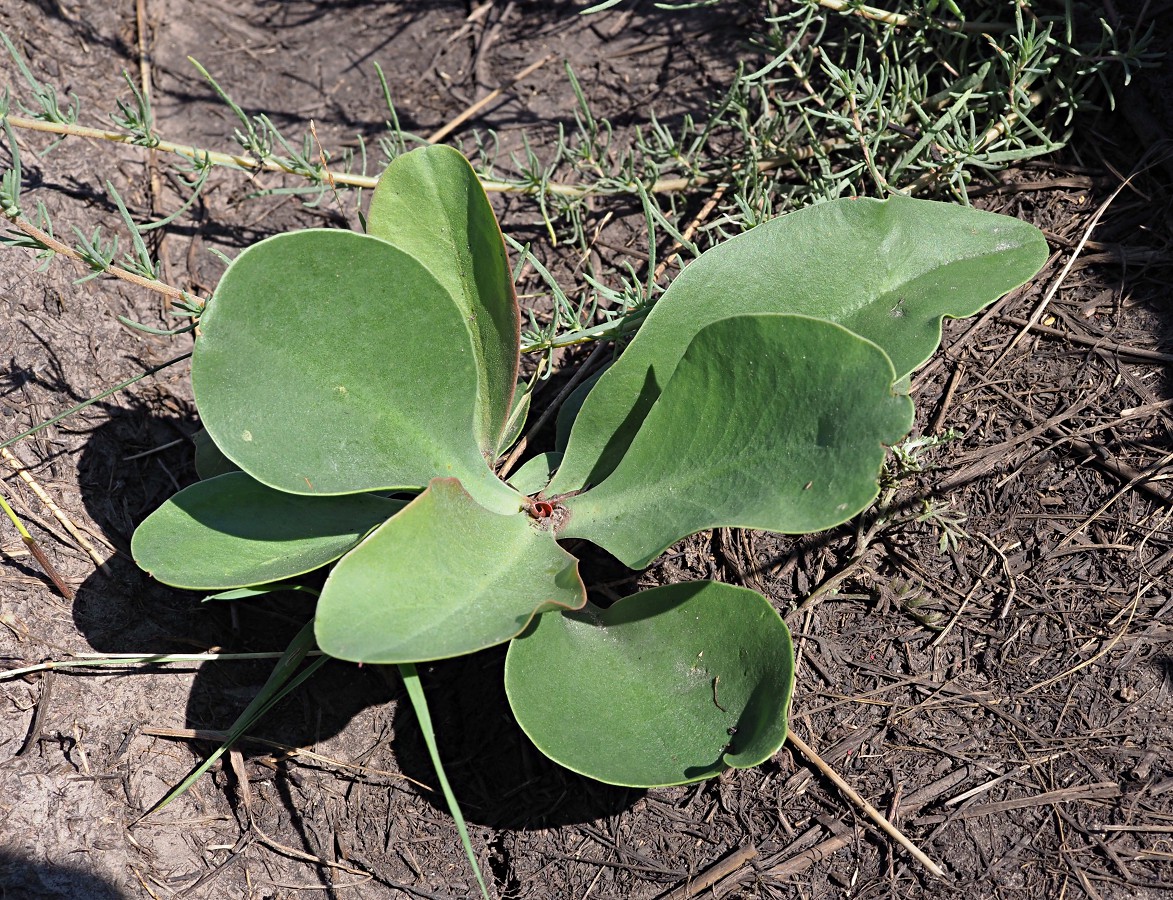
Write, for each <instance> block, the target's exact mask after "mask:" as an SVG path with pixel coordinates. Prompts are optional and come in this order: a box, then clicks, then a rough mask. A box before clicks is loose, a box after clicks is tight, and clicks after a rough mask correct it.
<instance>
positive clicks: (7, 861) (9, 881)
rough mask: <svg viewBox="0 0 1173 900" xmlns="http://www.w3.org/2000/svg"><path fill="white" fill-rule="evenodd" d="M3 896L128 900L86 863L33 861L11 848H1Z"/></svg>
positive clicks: (45, 899) (0, 890)
mask: <svg viewBox="0 0 1173 900" xmlns="http://www.w3.org/2000/svg"><path fill="white" fill-rule="evenodd" d="M0 897H5V898H11V900H19V898H22V897H27V898H36V900H127V895H126V894H124V893H123V892H122V891H120V890H118V888H116V887H114V886H113V885H112V884H110V883H109V882H107V881H106V880H105V879H103V878H100V877H99V876H97V875H95V874H93V872H92V871H87V869H86V867H85V864H84V863H75V864H71V865H60V866H51V865H47V864H44V863H35V862H32V861H31V859H30V858H27V857H25V856H23V855H22V854H20V853H17V852H16V851H14V850H12V849H0Z"/></svg>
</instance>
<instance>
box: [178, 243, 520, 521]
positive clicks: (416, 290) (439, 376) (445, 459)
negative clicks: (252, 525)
mask: <svg viewBox="0 0 1173 900" xmlns="http://www.w3.org/2000/svg"><path fill="white" fill-rule="evenodd" d="M200 332H201V333H200V336H199V337H198V338H197V339H196V344H195V352H194V355H193V358H192V364H191V379H192V387H193V390H194V391H195V397H196V404H197V405H198V407H199V410H200V416H201V418H202V419H203V423H204V427H205V428H206V429H207V430H208V433H209V434H210V435H211V436H212V439H213V440H214V441H215V442H216V445H217V446H218V447H219V448H220V450H222V451H223V453H224V454H225V456H227V457H228V458H229V459H231V460H232V461H233V462H234V463H236V464H237V465H239V466H240V467H241V468H242V469H244V470H245V471H246V472H248V473H249V474H250V475H252V476H253V477H254V478H256V479H257V480H258V481H261V482H263V483H265V484H268V485H270V486H272V487H275V488H277V489H279V490H283V491H289V492H291V493H295V494H318V495H322V494H349V493H360V492H364V491H373V490H381V489H410V490H419V489H422V488H423V487H424V485H426V484H427V483H428V481H430V480H431V479H432V478H434V477H437V476H452V477H457V478H460V480H461V482H462V483H463V484H464V485H465V486H466V487H467V488H468V490H469V491H471V492H472V493H473V494H474V495H476V496H478V497H479V498H481V500H482V502H486V503H489V504H491V505H494V506H495V508H501V509H512V510H515V509H517V508H518V506H517V503H516V501H515V499H514V497H513V492H512V491H510V490H509V488H507V487H505V486H504V485H503V484H502V483H501V482H500V481H499V480H498V479H497V477H496V476H495V475H494V474H493V473H492V471H491V470H490V469H489V466H488V464H487V463H486V462H485V458H484V457H483V456H482V454H481V451H480V448H479V447H478V445H477V441H476V438H475V436H474V432H473V425H474V420H475V417H476V409H475V408H476V385H477V361H476V357H475V355H474V353H473V350H472V343H471V340H470V338H469V334H468V328H467V327H466V323H465V321H464V316H463V315H462V314H461V311H460V309H459V308H458V306H457V305H456V303H455V302H454V301H453V299H452V297H451V295H450V294H449V292H448V290H447V289H446V288H445V287H444V286H443V285H441V284H440V282H439V281H437V280H436V278H435V277H433V276H432V275H431V274H430V273H429V272H428V270H427V269H426V268H424V266H423V265H422V264H421V263H419V262H417V261H416V260H415V259H413V258H412V257H411V256H410V255H408V254H407V253H405V252H404V251H402V250H400V249H398V248H397V247H393V246H391V245H390V244H388V243H387V242H386V241H382V240H379V239H378V238H373V237H368V236H366V235H360V234H354V233H352V232H349V231H332V230H324V229H315V230H310V231H299V232H291V233H288V234H280V235H277V236H276V237H272V238H268V239H267V240H264V241H261V242H260V243H258V244H254V245H253V246H252V247H250V248H248V249H247V250H245V251H244V252H243V253H241V254H240V255H239V256H238V257H237V258H236V259H235V260H234V261H233V262H232V265H231V266H229V267H228V271H227V272H225V274H224V277H223V278H222V279H221V281H220V284H219V286H218V287H217V288H216V292H215V294H214V295H213V297H212V300H211V302H210V303H209V304H208V308H207V310H206V311H205V312H204V314H203V316H202V318H201V319H200Z"/></svg>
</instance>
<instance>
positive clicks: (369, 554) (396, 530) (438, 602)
mask: <svg viewBox="0 0 1173 900" xmlns="http://www.w3.org/2000/svg"><path fill="white" fill-rule="evenodd" d="M585 602H586V591H585V589H584V588H583V584H582V580H581V579H580V578H579V575H578V560H576V559H575V558H574V557H573V556H571V555H570V554H569V553H567V552H566V551H565V550H563V549H562V548H561V547H559V546H558V543H557V541H555V539H554V535H553V533H552V532H551V531H549V530H545V529H542V528H540V527H538V525H537V523H535V522H534V521H533V520H532V519H530V517H529V516H528V515H526V514H524V513H516V514H514V515H512V516H505V515H499V514H497V513H494V512H490V511H489V510H487V509H485V508H483V507H482V506H480V505H479V504H478V503H477V502H476V501H475V500H474V499H473V498H472V497H470V496H469V495H468V493H466V492H465V490H464V489H463V488H462V487H461V485H460V483H459V482H458V481H457V480H456V479H453V478H438V479H436V480H435V481H433V482H432V483H431V484H430V485H429V486H428V489H427V490H426V491H424V492H423V493H422V494H420V495H419V496H418V497H416V498H415V500H413V501H412V502H411V503H410V504H408V506H407V507H406V508H405V509H404V510H403V512H401V513H400V514H399V515H397V516H396V517H395V518H394V519H391V520H389V521H388V522H386V523H385V524H384V525H383V526H382V527H380V528H378V529H377V530H376V531H375V532H373V533H372V534H371V535H370V536H369V537H368V538H367V539H366V540H364V541H363V542H362V543H361V544H359V546H358V547H356V548H355V549H354V550H352V551H351V552H350V553H348V554H347V555H346V556H345V557H344V558H343V559H342V560H341V561H340V562H339V563H338V565H336V566H335V567H334V570H333V571H332V572H331V573H330V577H329V578H328V579H327V580H326V585H325V587H323V588H322V596H321V599H320V600H319V601H318V612H317V625H316V633H317V640H318V646H320V647H321V648H322V649H323V650H324V651H325V652H326V653H328V654H330V655H331V656H335V657H338V658H339V659H348V660H352V661H354V662H366V663H406V662H423V661H425V660H432V659H442V658H446V657H450V656H461V655H463V654H465V653H472V652H474V651H476V650H483V649H484V648H486V647H492V646H493V645H495V644H501V643H504V642H505V641H507V640H509V639H510V638H512V637H514V636H515V635H517V634H519V633H520V632H521V631H522V630H523V629H524V628H525V627H526V625H528V624H529V621H530V619H531V618H533V616H534V615H535V614H536V613H539V612H543V611H545V610H548V609H557V608H562V609H578V608H579V607H581V606H582V605H583V604H584V603H585Z"/></svg>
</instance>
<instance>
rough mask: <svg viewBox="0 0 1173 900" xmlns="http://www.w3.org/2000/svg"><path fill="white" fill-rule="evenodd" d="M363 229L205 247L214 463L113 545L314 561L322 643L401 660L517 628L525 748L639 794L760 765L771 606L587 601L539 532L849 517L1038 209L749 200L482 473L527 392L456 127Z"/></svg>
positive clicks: (1021, 257)
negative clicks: (532, 434) (914, 382)
mask: <svg viewBox="0 0 1173 900" xmlns="http://www.w3.org/2000/svg"><path fill="white" fill-rule="evenodd" d="M368 225H369V233H368V234H357V233H352V232H347V231H338V230H322V229H317V230H307V231H299V232H293V233H287V234H281V235H277V236H275V237H272V238H269V239H267V240H264V241H261V242H260V243H258V244H256V245H254V246H252V247H250V248H249V249H247V250H245V251H244V252H243V253H241V254H240V256H238V257H237V258H236V259H235V260H234V261H233V262H232V264H231V265H230V266H229V268H228V270H227V271H226V273H225V274H224V276H223V278H222V280H221V282H220V284H219V286H218V287H217V289H216V291H215V293H214V295H213V296H212V298H211V300H210V301H209V302H208V304H207V307H206V308H205V310H204V311H203V314H202V316H201V318H200V323H199V329H198V332H197V335H198V336H197V339H196V343H195V350H194V354H193V357H192V384H193V390H194V393H195V398H196V403H197V406H198V408H199V411H200V415H201V417H202V419H203V424H204V427H205V429H206V431H207V434H208V436H209V437H210V441H211V443H210V444H207V445H205V446H204V447H203V448H202V453H201V459H200V468H201V473H202V474H205V473H211V472H213V471H214V472H217V473H219V474H214V475H211V477H206V478H205V480H202V481H200V482H199V483H197V484H194V485H192V486H191V487H188V488H186V489H184V490H183V491H181V492H179V493H178V494H177V495H175V496H174V497H173V498H171V499H170V500H168V501H167V502H166V503H164V504H163V506H162V507H161V508H159V509H158V510H157V511H156V512H154V513H153V514H152V515H151V516H150V517H148V518H147V519H146V521H144V522H143V523H142V525H141V526H140V527H139V529H138V531H137V532H136V533H135V536H134V542H133V552H134V555H135V558H136V560H137V561H138V563H139V564H140V565H141V566H142V567H143V568H144V569H146V570H147V571H149V572H150V573H152V574H153V575H154V576H155V577H156V578H158V579H159V580H161V581H163V582H166V583H168V584H171V585H175V586H179V587H184V588H192V589H200V590H217V591H223V590H225V589H234V588H249V589H251V590H249V591H247V592H245V593H247V594H249V595H253V596H255V595H256V594H257V593H259V592H263V591H265V590H267V589H269V587H270V586H272V587H273V588H276V587H278V586H281V585H282V584H283V583H284V582H285V581H286V580H288V579H291V578H295V577H297V576H299V575H302V574H305V573H307V572H310V571H313V570H317V569H321V568H323V567H326V566H329V565H331V564H333V568H332V570H331V571H330V572H329V575H328V577H327V578H326V580H325V584H324V586H323V588H322V590H321V594H320V597H319V599H318V601H317V607H316V612H315V621H314V634H315V637H316V641H317V644H318V646H319V647H320V648H321V650H322V651H324V652H325V653H326V654H328V655H330V656H333V657H336V658H339V659H342V660H351V661H355V662H363V663H377V664H396V665H399V666H400V667H401V669H402V670H403V671H405V672H407V673H409V674H410V675H411V677H412V678H415V677H416V676H415V670H414V668H412V667H413V666H414V664H416V663H419V662H424V661H430V660H437V659H442V658H448V657H454V656H459V655H462V654H467V653H473V652H475V651H478V650H481V649H484V648H487V647H491V646H494V645H498V644H502V643H505V642H510V647H509V651H508V656H507V661H506V672H505V682H506V689H507V693H508V696H509V701H510V703H511V705H512V708H513V711H514V713H515V715H516V717H517V720H518V722H519V723H520V725H521V727H522V728H523V729H524V730H525V731H526V733H527V734H528V735H529V736H530V738H531V739H532V740H533V742H534V743H535V744H536V745H537V746H538V747H539V748H540V749H541V750H542V751H543V752H545V753H546V754H547V755H549V756H550V757H551V758H553V759H554V760H556V761H557V762H559V763H561V764H563V765H565V766H566V767H568V768H570V769H573V770H575V771H578V772H581V773H583V774H586V775H588V776H591V777H593V778H596V779H600V780H603V781H607V782H612V783H616V784H623V785H631V786H653V785H665V784H679V783H685V782H690V781H696V780H700V779H704V778H708V777H712V776H714V775H716V774H719V773H720V772H722V771H724V770H725V769H728V768H730V767H747V766H753V765H756V764H758V763H760V762H762V761H763V760H765V759H767V758H768V757H769V756H770V755H771V754H773V753H774V752H775V751H776V750H777V749H778V748H779V747H780V745H781V744H782V742H783V741H784V740H785V737H786V719H787V711H788V708H789V704H790V697H791V691H792V685H793V659H792V655H791V649H790V639H789V635H788V632H787V630H786V626H785V624H784V623H783V622H782V620H781V618H780V617H779V615H778V613H777V612H776V611H775V610H774V609H773V607H772V606H771V605H770V604H769V603H768V602H767V601H766V600H765V598H763V597H762V596H760V595H759V594H756V593H755V592H753V591H749V590H746V589H744V588H739V587H733V586H729V585H723V584H717V583H713V582H698V583H690V584H674V585H668V586H665V587H661V588H656V589H654V590H649V591H644V592H642V593H638V594H636V595H634V596H631V597H626V598H623V599H621V600H619V601H617V602H616V603H614V604H613V605H611V606H610V607H609V608H606V609H603V608H599V607H597V606H595V605H593V604H592V603H590V602H588V600H587V593H586V589H585V587H584V585H583V582H582V580H581V578H580V576H579V572H578V561H577V559H576V558H575V557H574V556H572V555H571V553H570V552H568V551H567V549H565V548H564V547H563V546H562V544H561V543H560V541H563V540H567V539H571V538H577V539H585V540H588V541H591V542H593V543H595V544H597V545H599V546H600V547H603V548H604V549H606V550H607V551H609V552H610V553H612V554H613V555H614V556H616V557H617V558H618V559H620V560H621V561H622V562H623V563H625V564H626V565H628V566H631V567H633V568H642V567H645V566H647V565H649V564H650V563H651V562H652V561H653V560H655V559H656V557H657V556H658V555H659V554H660V553H662V552H663V551H664V550H665V549H666V548H668V547H669V546H671V545H672V544H673V543H675V542H676V541H678V540H680V539H681V538H684V537H686V536H688V535H691V534H694V533H696V532H698V531H703V530H706V529H709V528H716V527H745V528H758V529H765V530H769V531H774V532H781V533H792V534H797V533H806V532H810V531H814V530H819V529H825V528H829V527H832V526H835V525H837V524H840V523H842V522H845V521H847V520H848V519H850V518H851V517H853V516H854V515H856V514H857V513H859V512H860V511H861V510H863V509H865V508H866V507H868V505H869V504H871V503H872V501H873V500H874V499H875V498H876V496H877V493H878V490H879V487H878V476H879V472H880V469H881V467H882V465H883V461H884V457H885V453H886V449H885V448H886V447H888V446H891V445H893V444H895V443H896V442H897V441H899V440H900V439H901V438H902V437H903V436H904V435H905V434H906V433H907V432H908V431H909V430H910V428H911V426H912V422H913V406H912V402H911V400H910V398H909V397H908V396H907V395H906V393H905V392H904V391H903V390H902V387H903V385H904V384H906V378H907V376H908V375H909V373H910V372H912V371H913V370H914V369H915V368H916V367H917V366H918V365H920V364H921V363H923V362H924V361H925V360H926V359H927V358H928V357H929V356H930V355H931V354H932V353H933V351H934V350H935V348H936V346H937V344H938V342H939V340H940V333H941V322H942V319H943V318H944V317H946V316H949V317H957V316H967V315H971V314H973V313H974V312H976V311H977V310H979V309H980V308H981V307H983V306H984V305H986V304H987V303H989V302H991V301H993V300H994V299H996V298H997V297H999V296H1001V295H1002V294H1003V293H1005V292H1006V291H1008V290H1010V289H1012V288H1014V287H1016V286H1018V285H1020V284H1022V283H1023V282H1024V281H1025V280H1027V279H1028V278H1030V277H1031V276H1032V275H1033V274H1034V273H1035V272H1036V271H1037V270H1038V269H1039V267H1040V266H1041V265H1042V263H1043V261H1044V260H1045V257H1046V245H1045V242H1044V241H1043V238H1042V236H1041V234H1040V233H1039V232H1038V230H1037V229H1035V228H1033V227H1032V226H1029V225H1027V224H1024V223H1021V222H1018V221H1016V220H1014V219H1009V218H1006V217H1002V216H997V215H993V214H990V213H984V212H980V211H976V210H973V209H967V208H963V207H958V206H952V205H948V204H943V203H936V202H931V201H920V200H912V199H910V198H907V197H904V196H900V195H895V196H892V197H890V198H889V199H887V200H885V201H876V200H863V199H861V200H836V201H831V202H827V203H823V204H820V205H817V206H813V207H810V208H807V209H804V210H802V211H799V212H795V213H792V214H790V215H787V216H785V217H782V218H779V219H774V220H771V221H767V222H765V223H763V224H761V225H758V226H757V227H755V228H753V229H751V230H750V231H748V232H746V233H744V234H742V235H740V236H738V237H735V238H733V239H731V240H729V241H727V242H725V243H724V244H721V245H719V246H717V247H715V248H714V249H712V250H710V251H708V252H706V253H705V254H703V255H702V256H701V257H700V258H698V259H697V260H696V261H695V262H693V263H692V264H691V265H689V266H688V267H687V268H686V269H685V270H684V271H683V273H682V274H681V275H680V276H679V277H678V278H677V279H676V281H675V282H674V283H673V284H672V285H671V286H670V287H669V289H668V290H667V291H666V292H665V293H664V294H663V296H662V297H661V298H660V299H659V301H658V303H657V304H656V305H655V306H654V307H653V308H652V310H651V312H650V313H649V314H648V315H647V317H646V319H645V320H644V322H643V324H642V325H641V327H640V328H639V330H638V332H637V334H636V336H635V338H634V339H633V340H632V341H631V342H630V344H629V345H628V346H627V347H626V349H625V350H624V351H623V353H622V355H621V356H619V358H618V359H617V361H616V362H615V363H614V364H613V365H612V366H611V367H610V368H609V369H608V370H607V371H606V372H604V373H603V374H602V375H601V377H599V378H597V379H596V380H594V381H593V382H589V383H588V384H587V385H586V386H584V388H583V389H581V391H580V392H579V393H578V395H577V396H575V397H573V398H572V400H571V401H570V402H568V403H567V405H566V408H565V410H564V411H563V416H562V419H563V421H562V422H561V423H560V428H559V434H560V437H559V442H558V443H559V446H558V447H557V448H556V450H555V451H552V452H547V453H543V454H539V455H538V456H535V457H534V459H533V460H531V461H530V462H529V463H527V464H526V465H524V466H522V467H521V468H520V469H519V470H517V472H516V473H515V474H513V475H512V477H506V478H503V477H501V476H500V475H499V474H498V473H499V471H502V469H503V468H504V467H503V465H502V459H503V458H504V457H505V456H506V454H507V453H508V451H509V449H510V447H511V446H512V445H513V444H514V442H515V440H516V438H517V435H518V434H519V433H520V431H521V427H522V420H523V418H524V411H525V410H526V409H527V408H528V395H527V393H526V390H525V386H524V384H523V385H522V386H521V389H520V390H519V385H518V369H519V361H518V357H519V322H520V315H519V311H518V307H517V303H516V300H515V297H514V293H513V287H512V283H511V278H510V270H509V266H508V260H507V257H506V250H505V246H504V242H503V240H502V236H501V233H500V230H499V228H498V226H497V222H496V219H495V217H494V215H493V213H492V210H491V208H490V206H489V203H488V201H487V199H486V197H485V194H484V191H483V189H482V188H481V186H480V184H479V182H478V181H477V178H476V175H475V173H474V172H473V170H472V168H471V167H470V166H469V164H468V163H467V162H466V161H465V159H464V158H463V157H462V156H461V155H460V154H459V153H458V152H456V151H455V150H452V149H450V148H446V147H442V146H433V147H427V148H423V149H420V150H416V151H413V152H411V153H407V154H405V155H403V156H401V157H399V158H397V159H396V160H395V161H394V162H392V163H391V164H390V166H389V167H388V169H387V171H386V172H385V174H384V175H383V177H382V179H381V180H380V182H379V185H378V188H377V189H376V192H375V194H374V197H373V199H372V202H371V207H370V214H369V218H368ZM551 473H552V478H551ZM229 596H235V595H229ZM413 684H414V682H413ZM415 686H416V688H417V689H418V684H416V685H415ZM568 710H573V713H572V714H569V713H568Z"/></svg>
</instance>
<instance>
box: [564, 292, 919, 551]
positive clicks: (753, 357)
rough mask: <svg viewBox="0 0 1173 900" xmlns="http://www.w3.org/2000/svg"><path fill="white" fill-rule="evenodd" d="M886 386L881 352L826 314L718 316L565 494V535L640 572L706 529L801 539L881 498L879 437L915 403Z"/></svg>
mask: <svg viewBox="0 0 1173 900" xmlns="http://www.w3.org/2000/svg"><path fill="white" fill-rule="evenodd" d="M892 381H893V372H892V363H891V362H890V361H889V360H888V357H887V356H886V355H885V354H884V351H883V350H881V349H880V348H879V347H877V346H876V345H875V344H873V343H871V342H870V341H865V340H864V339H863V338H861V337H859V336H857V335H855V334H853V333H851V332H850V331H848V330H847V329H845V328H843V327H841V326H839V325H834V324H832V323H830V322H824V321H822V320H821V319H811V318H807V317H806V316H793V315H782V314H778V313H763V314H759V315H752V316H731V317H730V318H728V319H721V320H720V321H718V322H714V323H712V324H711V325H708V326H706V327H705V328H703V329H701V331H700V333H698V334H697V336H696V337H695V338H694V339H693V341H692V343H691V344H689V347H688V350H687V351H685V353H684V355H683V356H682V357H681V359H680V362H679V364H678V365H677V366H676V367H675V371H674V373H673V375H672V379H671V380H670V381H669V382H668V384H667V386H666V387H665V388H664V391H663V393H662V394H660V396H659V399H658V400H657V402H656V404H655V406H653V407H652V409H651V412H649V413H648V416H647V418H646V420H645V421H644V425H643V428H642V429H641V430H640V432H639V434H637V435H636V437H635V440H634V441H632V443H631V447H630V448H629V449H628V451H627V453H626V455H625V456H624V457H623V459H622V460H621V461H620V463H619V465H618V467H616V469H615V471H614V472H612V473H611V475H610V476H609V477H608V478H607V479H605V480H604V481H603V482H602V483H601V484H598V485H596V486H595V487H593V488H591V489H590V490H588V491H586V492H584V493H582V494H579V495H577V496H573V497H569V498H566V499H565V500H564V501H563V505H564V507H565V509H566V510H567V511H568V512H569V513H570V516H569V519H568V520H567V521H566V523H565V525H564V526H563V528H562V530H561V533H560V536H561V537H578V538H586V539H587V540H590V541H593V542H594V543H596V544H598V545H600V546H601V547H603V548H605V549H606V550H608V551H609V552H611V553H612V554H614V555H615V556H617V557H618V558H619V559H620V560H622V562H623V563H624V564H625V565H628V566H631V567H632V568H635V569H638V568H643V567H644V566H646V565H648V563H650V562H651V561H652V560H653V559H655V558H656V557H657V556H659V554H660V553H661V552H663V551H664V550H665V549H667V548H668V547H669V546H671V545H672V544H673V543H675V542H676V541H677V540H679V539H680V538H683V537H686V536H687V535H690V534H694V533H696V532H698V531H704V530H705V529H708V528H717V527H725V526H728V527H739V528H760V529H764V530H766V531H777V532H783V533H786V534H805V533H807V532H811V531H819V530H821V529H823V528H830V527H831V526H833V525H838V524H839V523H841V522H845V521H847V520H848V519H850V518H851V517H852V516H854V515H855V514H856V513H858V512H859V511H860V510H862V509H865V508H866V507H867V506H868V505H869V504H870V503H871V502H872V501H873V500H874V499H875V497H876V494H877V493H878V491H879V485H878V477H879V472H880V467H881V466H882V465H883V461H884V453H885V450H884V445H886V444H891V443H894V442H896V441H897V440H899V439H900V438H901V437H902V436H903V435H904V434H905V433H906V432H907V431H908V429H909V428H911V427H912V401H910V400H909V399H908V397H906V396H903V395H896V394H894V393H893V392H892ZM547 493H550V490H549V489H547Z"/></svg>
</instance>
